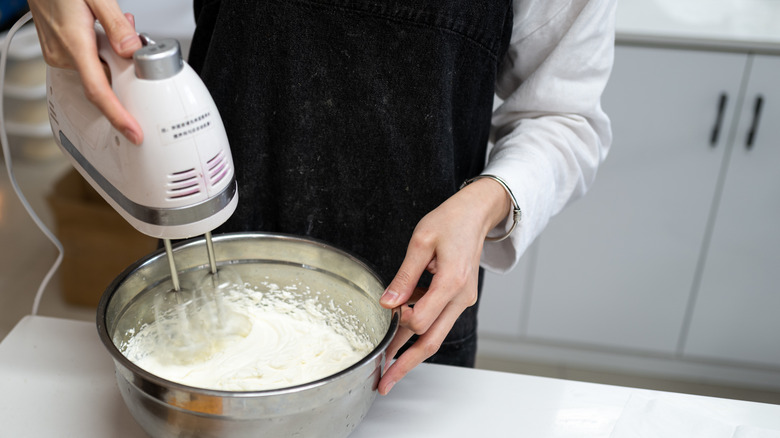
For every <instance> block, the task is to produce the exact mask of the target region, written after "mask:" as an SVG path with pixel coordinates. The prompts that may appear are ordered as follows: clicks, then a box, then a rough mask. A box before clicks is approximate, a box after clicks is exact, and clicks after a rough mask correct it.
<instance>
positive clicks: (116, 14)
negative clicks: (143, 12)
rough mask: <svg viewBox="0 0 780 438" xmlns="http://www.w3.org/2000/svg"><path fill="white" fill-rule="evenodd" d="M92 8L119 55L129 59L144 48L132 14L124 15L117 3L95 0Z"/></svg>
mask: <svg viewBox="0 0 780 438" xmlns="http://www.w3.org/2000/svg"><path fill="white" fill-rule="evenodd" d="M91 6H92V12H93V13H94V14H95V17H96V18H97V19H98V21H99V22H100V24H101V25H102V26H103V29H104V30H105V31H106V36H108V40H109V41H110V42H111V47H112V48H113V49H114V51H115V52H116V53H117V54H119V55H120V56H123V57H125V58H128V57H130V56H132V55H133V53H134V52H135V51H136V50H138V49H140V48H141V47H142V44H141V39H140V38H139V37H138V33H136V31H135V18H134V17H133V16H132V15H131V14H123V13H122V10H121V9H119V5H118V4H117V3H116V2H115V1H100V0H95V1H93V2H92V5H91Z"/></svg>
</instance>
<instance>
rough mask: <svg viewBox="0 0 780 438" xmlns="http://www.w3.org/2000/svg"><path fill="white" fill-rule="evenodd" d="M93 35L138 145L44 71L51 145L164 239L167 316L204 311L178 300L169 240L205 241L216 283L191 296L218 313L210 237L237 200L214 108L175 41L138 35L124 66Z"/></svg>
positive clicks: (72, 83) (71, 82) (71, 80)
mask: <svg viewBox="0 0 780 438" xmlns="http://www.w3.org/2000/svg"><path fill="white" fill-rule="evenodd" d="M95 33H96V35H97V46H98V54H99V56H100V58H101V60H102V61H103V62H104V63H105V64H106V65H107V67H108V72H107V74H108V75H109V80H110V82H111V86H112V88H113V90H114V93H115V94H116V95H117V97H118V98H119V101H120V102H121V103H122V105H123V106H124V107H125V108H126V109H127V110H128V111H129V112H130V114H132V115H133V116H134V117H135V118H136V120H137V121H138V122H139V124H140V125H141V127H142V129H143V132H144V141H143V143H142V144H141V145H135V144H132V143H131V142H130V141H129V140H127V139H126V138H125V137H124V136H123V135H122V134H121V133H120V132H119V131H117V130H116V129H115V128H114V127H113V126H111V124H110V123H109V121H108V119H106V117H105V116H104V115H103V114H102V113H101V112H100V111H99V110H98V109H97V107H95V106H94V105H93V104H92V103H91V102H89V101H88V100H87V98H86V97H85V94H84V89H83V86H82V84H81V80H80V78H79V74H78V73H77V72H76V71H73V70H66V69H59V68H54V67H48V68H47V75H46V78H47V100H48V106H49V121H50V123H51V127H52V132H53V134H54V137H55V140H56V142H57V144H58V145H59V146H60V147H61V149H62V150H63V151H64V152H65V155H66V156H67V157H68V158H69V159H70V161H71V163H72V164H73V166H74V167H75V168H76V169H77V170H78V171H79V173H81V175H82V176H83V177H84V178H85V179H86V180H87V181H88V182H89V183H90V185H92V187H94V188H95V189H96V190H97V192H98V193H100V194H101V196H102V197H103V198H104V199H105V200H106V201H107V202H108V203H109V204H110V205H111V206H112V207H113V208H114V209H115V210H116V211H117V212H119V214H121V215H122V217H123V218H124V219H125V220H127V222H129V223H130V224H131V225H132V226H133V227H135V228H136V229H137V230H138V231H140V232H142V233H144V234H147V235H149V236H152V237H157V238H161V239H163V242H164V245H165V250H166V253H167V256H168V261H169V264H170V269H171V281H172V283H173V291H174V292H175V293H176V294H177V295H176V296H175V298H169V299H162V300H160V302H159V306H160V307H161V308H158V309H156V311H158V312H159V314H165V313H170V312H172V311H180V310H181V309H179V308H177V306H183V305H184V304H185V303H189V304H192V302H193V301H198V302H197V303H196V304H198V305H201V304H202V303H203V300H200V299H199V300H195V298H189V297H184V296H183V294H182V288H181V285H180V284H179V276H178V273H177V270H176V264H175V261H174V257H173V251H172V248H171V241H170V240H171V239H184V238H189V237H193V236H197V235H201V234H204V235H205V238H206V241H207V250H208V259H209V265H210V270H211V274H212V276H214V279H211V283H212V285H211V286H210V285H209V281H208V280H207V281H203V282H201V284H199V285H197V289H204V288H205V290H200V291H198V292H199V293H200V295H199V296H200V297H201V298H202V296H203V293H205V294H206V295H208V296H210V297H211V298H212V299H211V301H214V302H216V303H217V304H219V301H218V297H217V298H214V297H213V295H214V292H215V291H216V292H219V289H220V288H222V287H223V286H224V284H221V285H220V284H219V283H218V282H216V280H215V279H217V275H218V273H217V265H216V257H215V255H214V249H213V244H212V242H211V230H213V229H214V228H216V227H217V226H219V225H221V224H222V223H224V222H225V221H226V220H227V219H228V218H229V217H230V215H232V214H233V212H234V211H235V209H236V205H237V203H238V191H237V184H236V180H235V175H234V169H233V159H232V156H231V153H230V147H229V145H228V140H227V135H226V133H225V128H224V125H223V124H222V120H221V118H220V116H219V112H218V110H217V107H216V105H215V104H214V101H213V99H212V98H211V95H210V94H209V92H208V90H207V89H206V86H205V85H204V84H203V82H202V81H201V80H200V78H199V77H198V75H197V74H196V73H195V71H194V70H193V69H192V68H191V67H190V66H189V65H188V64H187V63H186V62H184V60H183V59H182V54H181V49H180V46H179V43H178V41H176V40H175V39H161V40H159V41H153V40H152V39H151V38H149V37H148V36H146V35H144V34H141V35H139V37H140V38H141V41H142V42H143V47H142V48H141V49H139V50H137V51H136V52H135V53H134V54H133V57H132V59H126V58H123V57H121V56H119V55H118V54H116V53H115V52H114V50H113V49H112V47H111V44H110V43H109V41H108V38H107V36H106V34H105V32H104V31H103V29H102V27H101V26H100V25H99V24H96V25H95ZM220 271H222V269H220ZM222 277H227V281H229V282H231V284H232V282H233V281H234V280H235V279H234V278H233V277H234V276H233V275H232V274H230V273H229V272H224V275H222V276H221V277H220V278H219V280H220V281H222V280H224V278H222ZM187 300H189V301H187ZM217 310H218V312H217V313H218V314H219V313H221V309H217ZM188 315H190V316H192V315H191V314H188ZM191 325H192V324H190V325H189V326H191ZM189 326H188V327H189ZM201 326H204V327H209V324H205V325H203V324H201ZM204 335H205V334H204ZM172 336H173V334H172ZM196 341H197V340H196Z"/></svg>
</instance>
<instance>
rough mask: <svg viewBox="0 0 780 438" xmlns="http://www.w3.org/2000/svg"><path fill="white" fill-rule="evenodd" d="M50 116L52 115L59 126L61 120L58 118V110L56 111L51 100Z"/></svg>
mask: <svg viewBox="0 0 780 438" xmlns="http://www.w3.org/2000/svg"><path fill="white" fill-rule="evenodd" d="M49 117H51V119H52V120H54V123H56V124H57V125H58V126H59V124H60V121H59V120H57V111H54V104H52V103H51V102H49Z"/></svg>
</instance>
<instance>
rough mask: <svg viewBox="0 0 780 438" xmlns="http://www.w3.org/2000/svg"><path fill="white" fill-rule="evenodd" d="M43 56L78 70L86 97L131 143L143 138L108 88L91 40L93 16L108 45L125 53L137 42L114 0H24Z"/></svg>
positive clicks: (128, 20) (130, 19)
mask: <svg viewBox="0 0 780 438" xmlns="http://www.w3.org/2000/svg"><path fill="white" fill-rule="evenodd" d="M28 3H29V5H30V10H31V11H32V12H33V17H34V19H35V21H34V22H35V27H36V30H37V31H38V37H39V39H40V42H41V47H42V49H43V53H44V58H45V60H46V62H47V63H48V64H49V65H51V66H53V67H59V68H72V69H75V70H77V71H78V72H79V76H80V77H81V82H82V84H83V86H84V93H85V96H86V98H87V99H88V100H89V101H90V102H92V103H93V104H94V105H95V106H96V107H98V109H100V111H101V112H102V113H103V114H104V115H105V116H106V118H107V119H108V121H109V122H110V123H111V124H112V125H113V126H114V128H116V129H117V130H118V131H119V132H121V133H122V134H123V135H124V136H125V137H127V139H128V140H130V141H131V142H133V143H135V144H140V143H141V142H142V141H143V132H142V130H141V126H140V125H139V124H138V122H137V121H136V120H135V118H133V117H132V116H131V115H130V113H129V112H128V111H127V110H126V109H125V108H124V107H123V106H122V104H121V103H120V102H119V99H118V98H117V97H116V95H115V94H114V92H113V90H112V88H111V85H110V84H109V81H108V79H107V78H106V75H105V72H104V69H103V65H102V64H101V62H100V59H99V58H98V52H97V44H96V41H95V30H94V25H95V19H96V18H97V19H98V20H99V21H100V23H101V24H102V25H103V28H104V29H105V31H106V35H107V36H108V38H109V40H110V41H111V45H112V47H113V48H114V50H115V51H116V52H117V53H119V54H120V55H121V56H131V55H132V54H133V52H134V51H135V50H137V49H138V48H140V47H141V41H140V39H139V37H138V35H137V34H136V33H135V28H134V21H135V20H134V19H133V17H132V16H127V15H125V14H123V13H122V11H121V9H120V8H119V6H118V5H117V3H116V1H115V0H75V1H74V0H29V1H28Z"/></svg>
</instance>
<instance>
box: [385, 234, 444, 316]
mask: <svg viewBox="0 0 780 438" xmlns="http://www.w3.org/2000/svg"><path fill="white" fill-rule="evenodd" d="M421 234H424V233H421V232H419V231H415V234H414V235H413V236H412V240H411V241H410V242H409V248H408V249H407V251H406V257H404V261H403V262H402V263H401V267H400V268H398V273H397V274H396V275H395V277H394V278H393V281H391V282H390V284H389V285H388V286H387V289H386V290H385V292H384V294H382V297H381V298H380V299H379V303H380V304H381V305H382V306H383V307H385V308H387V309H392V308H395V307H398V306H400V305H401V304H404V303H406V302H407V301H409V298H410V297H411V296H412V293H413V292H414V289H415V287H416V286H417V281H418V280H419V279H420V276H421V275H422V273H423V271H425V269H426V267H428V265H429V263H430V262H431V260H432V259H433V257H434V248H435V242H434V241H433V239H431V238H429V237H428V236H425V235H421Z"/></svg>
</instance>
